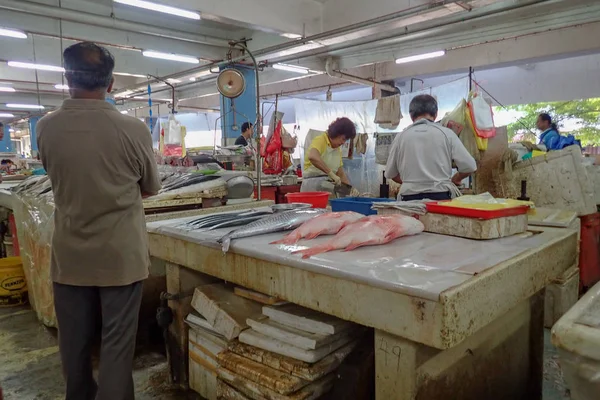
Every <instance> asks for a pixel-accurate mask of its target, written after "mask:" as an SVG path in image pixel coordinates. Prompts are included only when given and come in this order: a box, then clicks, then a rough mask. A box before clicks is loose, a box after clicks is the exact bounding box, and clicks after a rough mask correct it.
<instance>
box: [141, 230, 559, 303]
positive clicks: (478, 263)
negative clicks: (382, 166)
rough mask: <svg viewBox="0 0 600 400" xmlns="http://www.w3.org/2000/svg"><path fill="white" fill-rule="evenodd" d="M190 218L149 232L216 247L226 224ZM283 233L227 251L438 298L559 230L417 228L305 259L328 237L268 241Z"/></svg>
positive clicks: (234, 245) (238, 242) (233, 245)
mask: <svg viewBox="0 0 600 400" xmlns="http://www.w3.org/2000/svg"><path fill="white" fill-rule="evenodd" d="M191 219H193V218H185V219H179V220H168V221H160V222H153V223H149V224H148V225H147V227H148V232H149V233H159V234H163V235H166V236H170V237H175V238H178V239H181V240H185V241H188V242H193V243H198V244H201V245H203V246H207V247H212V248H216V249H220V248H221V246H220V245H219V244H218V243H217V239H219V238H220V237H222V236H223V235H224V234H225V233H227V232H228V231H229V229H221V230H212V231H207V230H194V231H191V230H189V228H187V227H186V226H185V222H187V221H189V220H191ZM283 234H284V233H274V234H269V235H260V236H254V237H249V238H244V239H236V240H233V241H232V243H231V248H230V250H229V251H233V252H235V253H237V254H241V255H245V256H248V257H254V258H257V259H260V260H265V261H271V262H275V263H278V264H282V265H289V266H291V267H295V268H300V269H304V270H308V271H311V272H315V273H319V274H324V275H329V276H334V277H337V278H341V279H347V280H351V281H354V282H359V283H364V284H368V285H371V286H374V287H380V288H383V289H387V290H392V291H396V292H400V293H405V294H409V295H411V296H416V297H421V298H425V299H431V300H436V301H437V300H438V299H439V295H440V293H442V292H443V291H445V290H447V289H449V288H451V287H454V286H457V285H460V284H462V283H464V282H466V281H467V280H469V279H470V278H471V277H472V276H474V275H476V274H479V273H481V272H483V271H485V270H487V269H489V268H491V267H493V266H495V265H498V264H500V263H502V262H506V261H508V260H510V259H511V258H513V257H515V256H517V255H519V254H521V253H523V252H525V251H528V250H532V249H535V248H537V247H541V246H543V245H544V244H545V243H548V242H550V241H552V240H554V239H555V238H556V237H557V236H560V235H562V234H563V233H562V232H561V231H560V230H554V231H548V232H542V233H540V234H534V235H531V234H523V235H515V236H511V237H507V238H502V239H496V240H492V241H477V240H468V239H462V238H457V237H452V236H443V235H434V234H430V233H421V234H419V235H416V236H410V237H403V238H399V239H397V240H394V241H393V242H391V243H389V244H386V245H382V246H371V247H362V248H358V249H356V250H353V251H349V252H342V251H332V252H330V253H324V254H320V255H318V256H315V257H312V258H309V259H302V258H300V256H299V255H295V254H291V252H292V251H294V250H301V249H304V248H306V247H308V246H312V245H318V244H321V243H323V242H324V241H326V240H328V237H326V236H324V237H320V238H316V239H313V240H310V241H307V240H302V241H300V242H299V243H298V244H297V245H292V246H289V245H271V244H269V243H271V242H273V241H276V240H279V239H281V238H282V237H283Z"/></svg>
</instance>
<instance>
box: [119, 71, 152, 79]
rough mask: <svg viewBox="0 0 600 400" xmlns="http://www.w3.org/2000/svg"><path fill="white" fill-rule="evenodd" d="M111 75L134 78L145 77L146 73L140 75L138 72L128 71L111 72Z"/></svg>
mask: <svg viewBox="0 0 600 400" xmlns="http://www.w3.org/2000/svg"><path fill="white" fill-rule="evenodd" d="M113 75H119V76H133V77H134V78H146V75H140V74H130V73H128V72H113Z"/></svg>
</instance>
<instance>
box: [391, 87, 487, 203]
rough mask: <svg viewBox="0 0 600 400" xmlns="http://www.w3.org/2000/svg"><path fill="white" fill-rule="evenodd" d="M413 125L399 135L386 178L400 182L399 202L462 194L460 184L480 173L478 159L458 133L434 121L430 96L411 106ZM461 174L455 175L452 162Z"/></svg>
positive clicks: (434, 110)
mask: <svg viewBox="0 0 600 400" xmlns="http://www.w3.org/2000/svg"><path fill="white" fill-rule="evenodd" d="M409 112H410V117H411V119H412V121H413V124H412V125H411V126H409V127H408V128H406V129H405V130H404V131H403V132H402V133H399V134H398V135H397V136H396V138H395V139H394V142H393V143H392V148H391V150H390V155H389V158H388V162H387V166H386V170H385V176H386V178H388V179H392V180H393V181H394V182H397V183H400V184H401V185H402V186H401V187H400V193H399V194H398V200H403V201H410V200H422V199H431V200H447V199H450V198H452V197H455V196H456V195H460V192H459V191H458V189H457V187H456V186H457V185H459V184H460V182H461V181H462V180H463V179H465V178H467V177H468V176H469V175H471V174H472V173H473V172H475V171H476V170H477V164H476V163H475V159H474V158H473V157H472V156H471V155H470V154H469V152H468V151H467V149H466V148H465V146H464V145H463V144H462V143H461V141H460V139H459V138H458V136H456V134H455V133H454V132H453V131H451V130H450V129H448V128H445V127H443V126H441V125H439V124H436V123H435V122H434V121H435V119H436V118H437V113H438V105H437V101H436V100H435V98H433V97H432V96H429V95H419V96H416V97H415V98H414V99H413V100H412V101H411V102H410V107H409ZM453 162H454V164H455V165H456V167H457V169H458V172H457V173H456V174H455V175H454V176H453V175H452V163H453Z"/></svg>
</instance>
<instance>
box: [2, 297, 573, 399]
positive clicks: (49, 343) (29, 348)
mask: <svg viewBox="0 0 600 400" xmlns="http://www.w3.org/2000/svg"><path fill="white" fill-rule="evenodd" d="M544 342H545V352H544V353H545V360H544V400H569V399H570V396H569V394H568V390H567V389H566V388H565V385H564V382H563V379H562V374H561V371H560V367H559V365H558V358H557V354H556V351H555V350H554V348H553V347H552V345H551V344H550V335H549V332H548V331H546V335H545V341H544ZM135 364H136V365H135V372H134V378H135V384H136V389H137V392H136V400H150V399H161V400H175V399H178V400H183V399H194V398H196V396H195V395H193V394H191V393H188V394H184V393H181V392H177V391H173V390H171V389H170V388H169V385H168V383H167V381H168V379H167V373H168V372H167V366H166V362H165V358H164V356H163V355H160V354H157V353H151V352H146V353H142V354H139V355H138V356H137V357H136V362H135ZM0 385H1V386H2V388H3V390H4V396H5V400H59V399H63V398H64V397H63V396H62V393H63V380H62V376H61V372H60V360H59V356H58V346H57V344H56V332H55V331H54V330H50V329H47V328H45V327H43V326H42V325H41V324H40V323H39V322H38V321H37V319H36V316H35V313H34V312H33V311H31V310H30V309H28V308H5V309H0Z"/></svg>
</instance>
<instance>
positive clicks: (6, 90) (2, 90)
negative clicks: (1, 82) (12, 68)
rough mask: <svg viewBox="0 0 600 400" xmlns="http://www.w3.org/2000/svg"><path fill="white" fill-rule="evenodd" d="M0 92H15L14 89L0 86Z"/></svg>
mask: <svg viewBox="0 0 600 400" xmlns="http://www.w3.org/2000/svg"><path fill="white" fill-rule="evenodd" d="M0 92H7V93H14V92H16V90H15V88H11V87H5V86H0Z"/></svg>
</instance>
